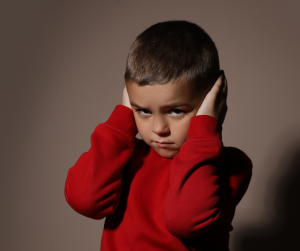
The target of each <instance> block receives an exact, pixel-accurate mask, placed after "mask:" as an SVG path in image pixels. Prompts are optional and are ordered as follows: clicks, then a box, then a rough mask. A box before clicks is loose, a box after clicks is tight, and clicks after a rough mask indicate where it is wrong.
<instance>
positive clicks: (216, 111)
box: [196, 71, 228, 124]
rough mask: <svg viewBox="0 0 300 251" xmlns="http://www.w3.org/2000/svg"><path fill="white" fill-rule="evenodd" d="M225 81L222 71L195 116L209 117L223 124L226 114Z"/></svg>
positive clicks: (226, 91) (226, 90) (226, 89)
mask: <svg viewBox="0 0 300 251" xmlns="http://www.w3.org/2000/svg"><path fill="white" fill-rule="evenodd" d="M227 93H228V88H227V79H226V77H225V75H224V71H222V73H221V75H220V77H219V78H218V79H217V81H216V83H215V84H214V85H213V87H212V88H211V90H210V91H209V92H208V93H207V94H206V96H205V98H204V100H203V102H202V104H201V106H200V108H199V109H198V112H197V114H196V116H197V115H209V116H212V117H214V118H216V119H218V120H219V121H220V123H221V124H223V122H224V119H225V115H226V112H227V110H228V107H227V104H226V99H227Z"/></svg>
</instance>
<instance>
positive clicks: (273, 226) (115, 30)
mask: <svg viewBox="0 0 300 251" xmlns="http://www.w3.org/2000/svg"><path fill="white" fill-rule="evenodd" d="M299 9H300V2H299V1H200V0H189V1H187V0H185V1H183V0H182V1H174V0H173V1H171V0H169V1H167V0H159V1H158V0H155V1H153V0H151V1H150V0H149V1H146V0H142V1H138V0H131V1H129V0H127V1H125V0H119V1H116V0H115V1H109V0H104V1H58V0H55V1H54V0H42V1H41V0H27V1H21V0H18V1H17V0H16V1H14V0H5V1H1V6H0V25H1V35H0V36H1V40H0V42H1V45H0V53H1V55H0V62H1V67H0V71H1V72H0V83H1V90H0V95H1V96H0V97H1V99H0V102H1V103H0V109H1V114H0V115H1V117H0V118H1V124H0V126H1V149H0V150H1V224H0V225H1V232H2V233H1V241H0V250H4V251H11V250H22V251H32V250H38V251H40V250H43V251H53V250H72V251H82V250H99V248H100V240H101V235H102V229H103V224H104V220H101V221H96V220H92V219H89V218H86V217H84V216H81V215H79V214H77V213H76V212H75V211H73V210H72V209H71V208H70V207H69V205H68V204H67V202H66V201H65V197H64V184H65V179H66V177H67V172H68V170H69V168H70V167H71V166H73V165H74V164H75V162H76V160H77V159H78V158H79V156H80V155H81V154H82V153H83V152H85V151H87V150H88V149H89V147H90V135H91V133H92V132H93V130H94V128H95V127H96V126H97V125H98V124H99V123H103V122H105V121H106V120H107V119H108V117H109V115H110V114H111V112H112V111H113V109H114V107H115V106H116V105H117V104H121V100H122V99H121V96H122V90H123V87H124V81H123V74H124V71H125V62H126V57H127V53H128V50H129V46H130V44H131V43H132V42H133V40H134V39H135V37H136V36H137V35H138V34H140V33H141V32H142V31H143V30H145V29H146V28H148V27H149V26H150V25H152V24H154V23H157V22H161V21H167V20H175V19H184V20H188V21H192V22H195V23H197V24H198V25H200V26H202V27H203V28H204V29H205V30H206V31H207V32H208V34H210V36H211V37H212V39H213V40H214V41H215V43H216V45H217V48H218V50H219V55H220V63H221V68H222V69H224V70H225V73H226V76H227V79H228V83H229V94H228V108H229V109H228V113H227V117H226V119H225V122H224V125H223V126H224V127H223V142H224V145H226V146H235V147H238V148H240V149H242V150H243V151H244V152H246V153H247V154H248V156H249V157H250V158H251V159H252V161H253V164H254V172H253V179H252V182H251V184H250V187H249V190H248V192H247V194H246V196H245V197H244V199H243V200H242V202H241V203H240V204H239V206H238V207H237V211H236V216H235V219H234V222H233V226H234V231H233V232H232V234H231V236H232V238H231V244H230V246H231V248H232V250H233V251H240V250H242V251H245V250H253V251H254V250H255V251H265V250H297V249H298V248H299V241H298V239H299V237H298V236H299V231H298V228H299V223H300V220H299V216H298V215H299V213H298V212H299V210H300V205H299V194H298V193H299V191H300V185H299V182H298V180H299V178H300V169H299V166H300V164H299V163H300V127H299V126H300V116H299V107H300V98H299V93H300V87H299V80H298V79H299V53H300V50H299V44H300V39H299V38H300V36H299V23H300V22H299V19H300V18H299ZM298 250H300V249H298Z"/></svg>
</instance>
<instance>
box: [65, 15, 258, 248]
mask: <svg viewBox="0 0 300 251" xmlns="http://www.w3.org/2000/svg"><path fill="white" fill-rule="evenodd" d="M125 82H126V85H125V88H124V90H123V103H122V105H116V107H115V109H114V111H113V112H112V114H111V115H110V117H109V119H108V120H107V121H106V122H104V123H101V124H99V125H98V126H97V127H96V129H95V131H94V132H93V134H92V136H91V148H90V149H89V151H88V152H85V153H83V154H82V155H81V156H80V158H79V159H78V161H77V162H76V163H75V165H74V166H73V167H71V168H70V170H69V172H68V177H67V180H66V184H65V197H66V200H67V202H68V203H69V205H70V206H71V207H72V208H73V209H74V210H75V211H76V212H78V213H80V214H82V215H84V216H86V217H90V218H92V219H103V218H104V217H106V220H105V225H104V230H103V235H102V242H101V250H102V251H119V250H122V251H127V250H131V251H132V250H136V251H141V250H170V251H183V250H205V251H208V250H218V251H223V250H229V249H228V245H229V232H230V231H231V230H232V229H233V228H232V226H231V222H232V219H233V216H234V213H235V208H236V205H237V204H238V203H239V202H240V200H241V199H242V197H243V195H244V194H245V192H246V190H247V187H248V185H249V182H250V179H251V173H252V162H251V160H250V159H249V158H248V156H247V155H246V154H245V153H244V152H242V151H241V150H239V149H237V148H234V147H225V146H224V145H223V142H222V135H221V132H222V123H223V121H224V118H225V114H226V111H227V105H226V98H227V81H226V78H225V76H224V72H223V71H220V67H219V58H218V52H217V49H216V47H215V44H214V42H213V41H212V40H211V38H210V37H209V36H208V34H207V33H206V32H205V31H204V30H203V29H202V28H200V27H199V26H197V25H196V24H193V23H190V22H187V21H168V22H162V23H157V24H155V25H153V26H151V27H150V28H148V29H147V30H145V31H144V32H143V33H141V34H140V35H139V36H138V37H137V38H136V40H135V41H134V43H133V44H132V46H131V48H130V53H129V55H128V59H127V67H126V73H125ZM137 132H139V133H140V135H141V137H142V139H138V138H136V137H135V136H136V134H137Z"/></svg>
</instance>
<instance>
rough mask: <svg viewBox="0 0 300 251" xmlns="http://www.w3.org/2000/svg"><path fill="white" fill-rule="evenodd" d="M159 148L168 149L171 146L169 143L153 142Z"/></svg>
mask: <svg viewBox="0 0 300 251" xmlns="http://www.w3.org/2000/svg"><path fill="white" fill-rule="evenodd" d="M154 142H155V143H156V144H157V145H158V146H159V147H161V148H168V147H169V146H170V145H171V144H173V143H171V142H159V141H154Z"/></svg>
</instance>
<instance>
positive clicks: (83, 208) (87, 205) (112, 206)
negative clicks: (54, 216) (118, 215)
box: [64, 187, 117, 220]
mask: <svg viewBox="0 0 300 251" xmlns="http://www.w3.org/2000/svg"><path fill="white" fill-rule="evenodd" d="M64 194H65V199H66V201H67V203H68V204H69V205H70V207H71V208H72V209H73V210H74V211H76V212H77V213H79V214H81V215H83V216H86V217H88V218H91V219H94V220H101V219H103V218H104V217H106V216H107V215H109V214H112V213H113V212H114V211H115V210H116V207H117V204H116V200H115V199H114V198H113V197H107V198H106V199H104V200H95V199H93V198H95V197H93V196H87V195H86V194H81V193H78V194H74V193H71V192H70V191H69V190H68V189H67V187H66V188H65V191H64Z"/></svg>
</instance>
